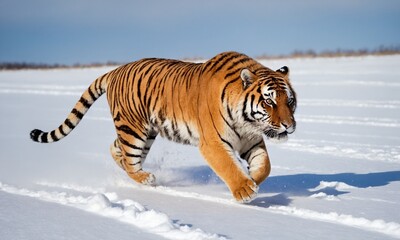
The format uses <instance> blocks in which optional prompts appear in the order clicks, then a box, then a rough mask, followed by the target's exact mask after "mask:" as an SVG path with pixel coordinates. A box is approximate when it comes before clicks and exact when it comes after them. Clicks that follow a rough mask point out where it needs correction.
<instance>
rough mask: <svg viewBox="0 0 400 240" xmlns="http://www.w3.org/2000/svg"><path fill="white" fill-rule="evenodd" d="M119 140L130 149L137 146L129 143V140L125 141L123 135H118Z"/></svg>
mask: <svg viewBox="0 0 400 240" xmlns="http://www.w3.org/2000/svg"><path fill="white" fill-rule="evenodd" d="M118 139H119V141H120V142H121V144H123V145H125V146H128V147H130V148H134V147H135V145H133V144H131V143H129V142H128V141H127V140H125V139H123V138H122V137H121V135H118Z"/></svg>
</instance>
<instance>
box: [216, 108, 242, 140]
mask: <svg viewBox="0 0 400 240" xmlns="http://www.w3.org/2000/svg"><path fill="white" fill-rule="evenodd" d="M219 114H220V115H221V117H222V119H224V122H225V123H226V125H228V127H229V128H230V129H232V131H233V132H234V133H235V134H236V136H237V137H238V138H239V139H240V138H241V137H240V135H239V133H238V132H237V131H236V129H235V128H234V127H233V126H232V125H231V124H230V123H229V122H228V121H227V120H226V119H225V117H224V115H223V114H222V113H221V111H219Z"/></svg>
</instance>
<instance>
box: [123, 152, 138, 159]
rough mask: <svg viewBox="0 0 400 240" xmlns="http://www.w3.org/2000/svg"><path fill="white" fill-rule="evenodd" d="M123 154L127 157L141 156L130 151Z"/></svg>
mask: <svg viewBox="0 0 400 240" xmlns="http://www.w3.org/2000/svg"><path fill="white" fill-rule="evenodd" d="M125 155H126V156H127V157H133V158H140V157H141V155H137V154H132V153H125Z"/></svg>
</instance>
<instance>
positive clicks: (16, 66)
mask: <svg viewBox="0 0 400 240" xmlns="http://www.w3.org/2000/svg"><path fill="white" fill-rule="evenodd" d="M122 64H123V63H119V62H112V61H109V62H106V63H90V64H80V63H76V64H73V65H66V64H57V63H56V64H46V63H27V62H3V63H0V70H20V69H55V68H89V67H102V66H118V65H122Z"/></svg>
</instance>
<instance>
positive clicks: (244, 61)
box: [228, 55, 253, 71]
mask: <svg viewBox="0 0 400 240" xmlns="http://www.w3.org/2000/svg"><path fill="white" fill-rule="evenodd" d="M251 60H253V59H251V58H249V57H247V56H246V55H243V58H241V59H239V60H237V61H235V62H233V63H232V65H231V66H230V67H229V68H228V71H229V70H231V69H232V68H234V67H235V66H236V65H237V64H239V63H242V64H244V63H246V62H249V61H251Z"/></svg>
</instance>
